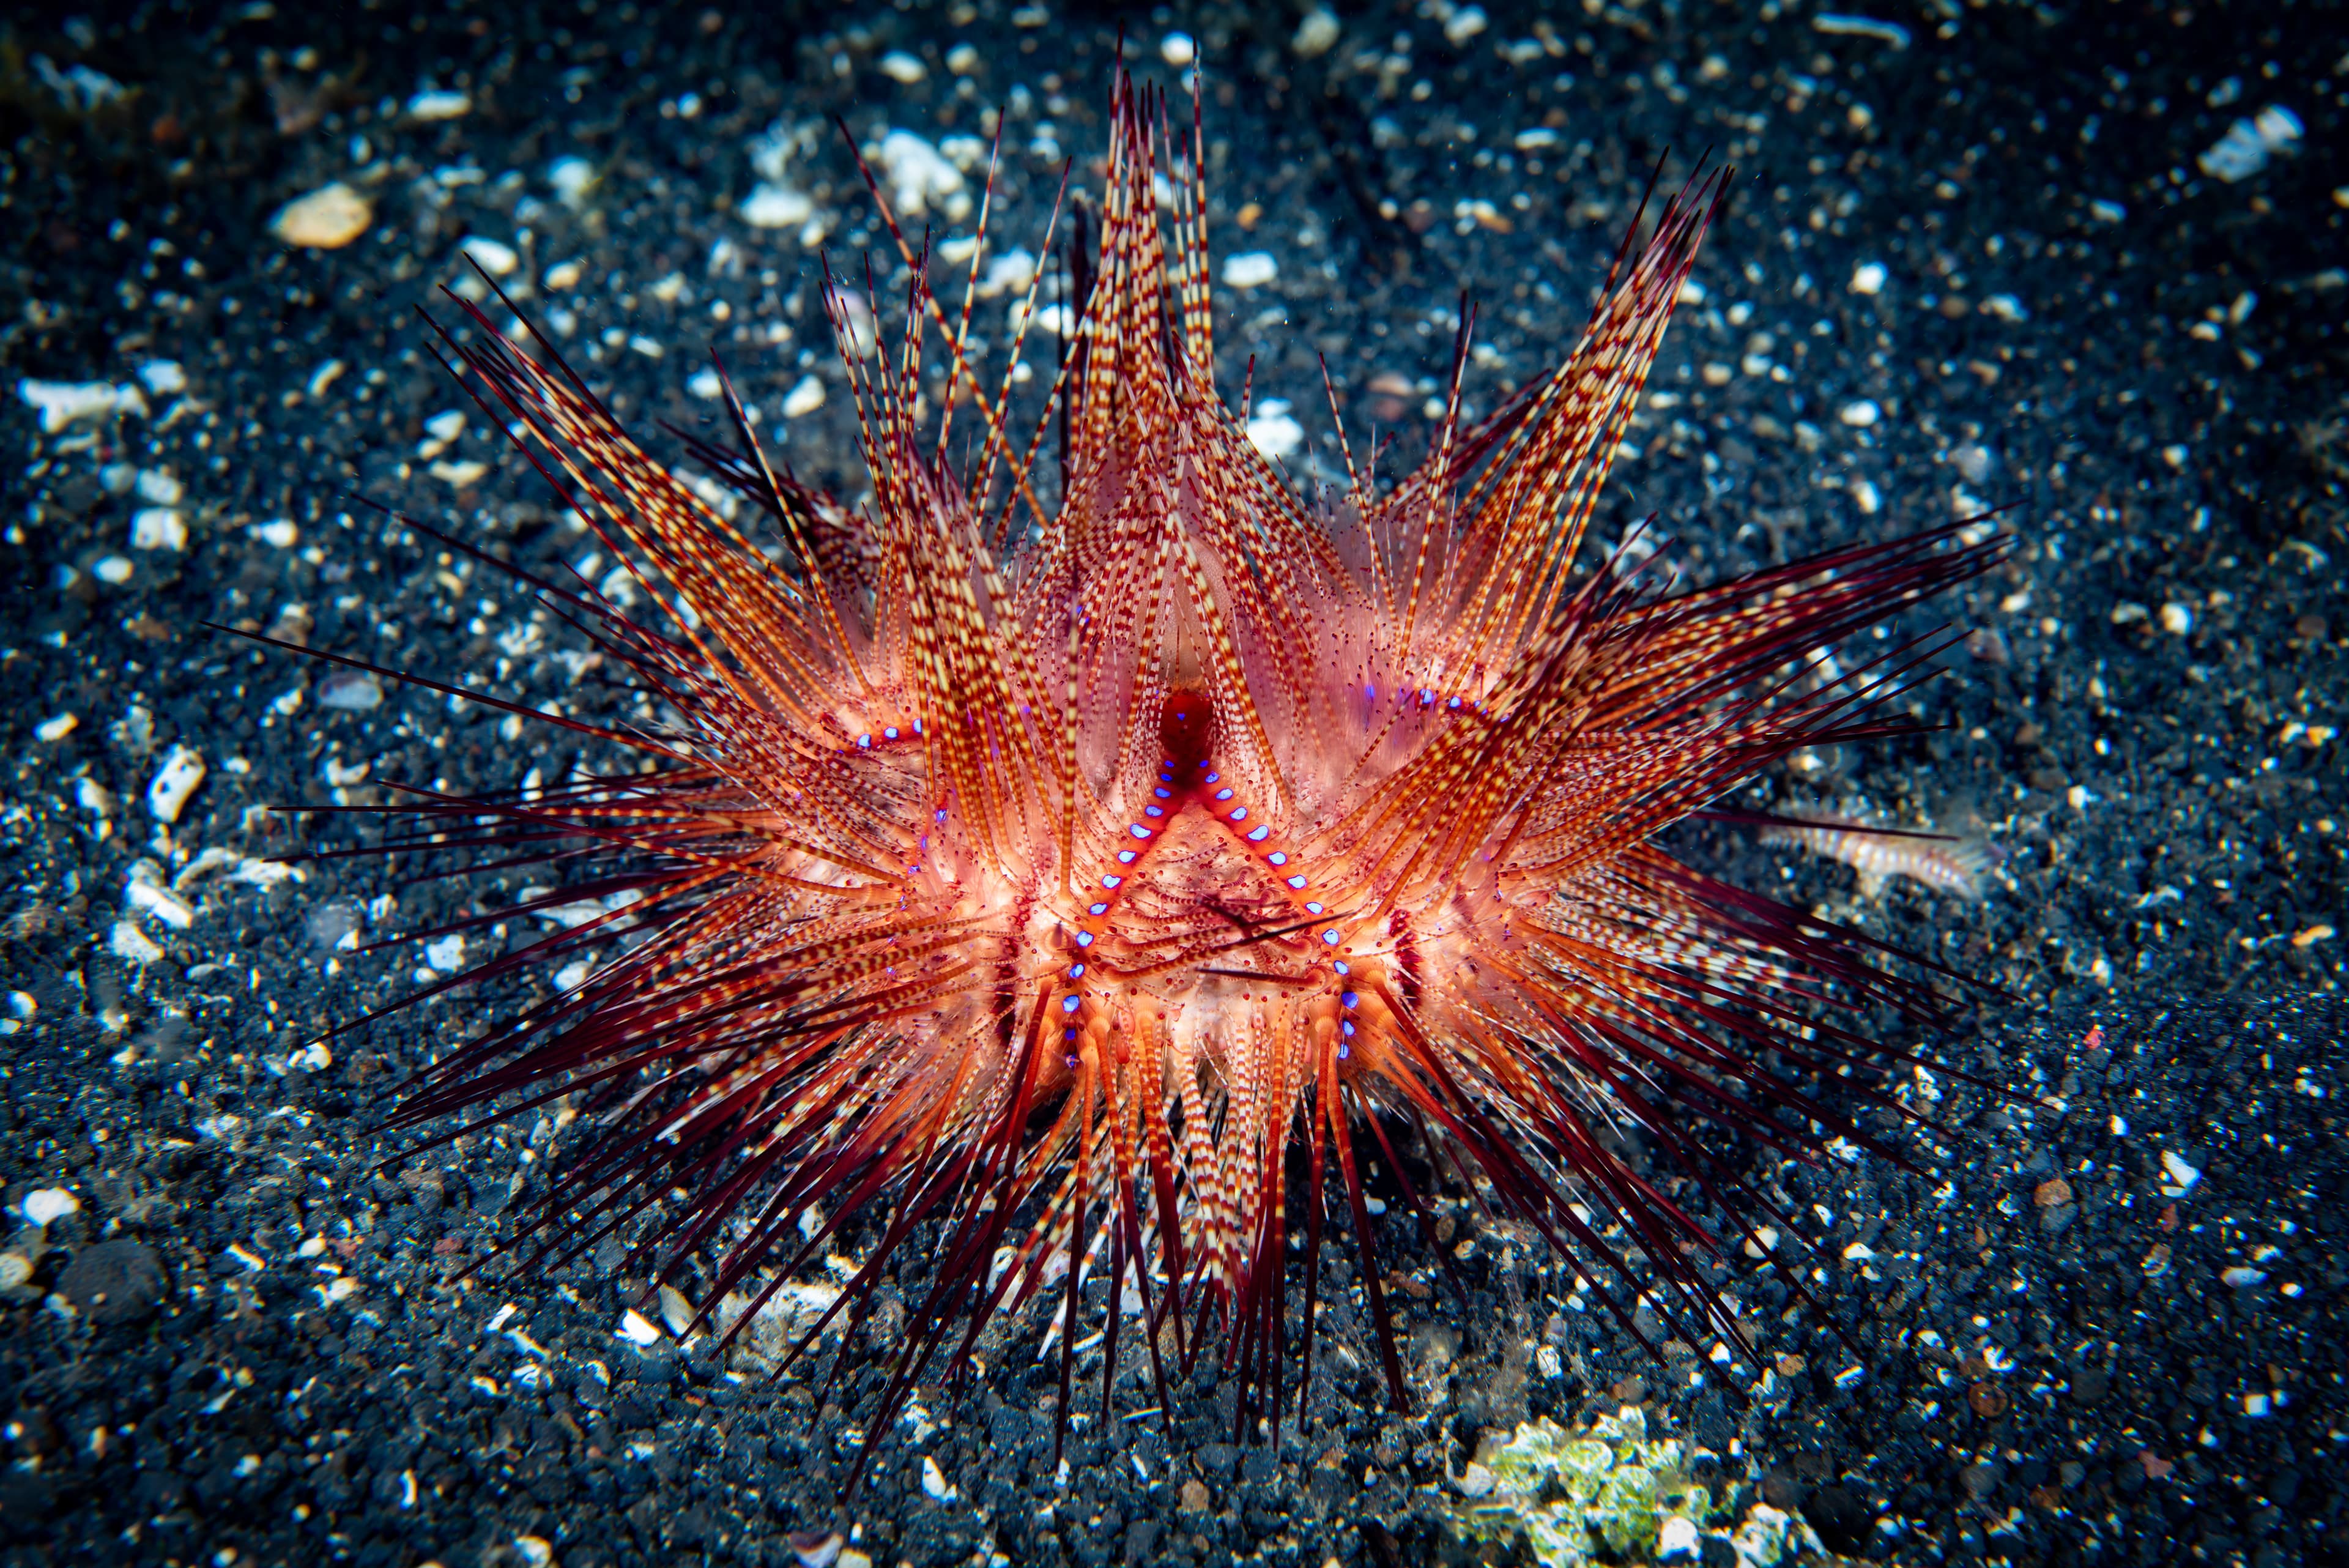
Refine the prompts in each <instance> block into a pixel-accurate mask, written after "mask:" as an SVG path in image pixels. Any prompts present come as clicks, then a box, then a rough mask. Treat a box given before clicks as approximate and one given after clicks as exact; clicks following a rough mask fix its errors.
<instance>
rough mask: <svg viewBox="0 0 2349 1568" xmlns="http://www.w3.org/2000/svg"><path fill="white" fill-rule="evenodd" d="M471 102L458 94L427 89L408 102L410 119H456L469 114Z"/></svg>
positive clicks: (471, 107) (471, 106) (461, 94)
mask: <svg viewBox="0 0 2349 1568" xmlns="http://www.w3.org/2000/svg"><path fill="white" fill-rule="evenodd" d="M472 109H473V100H472V99H470V98H467V97H466V96H465V95H464V94H463V93H460V92H447V91H438V92H436V91H433V90H431V89H430V88H427V89H426V90H425V91H423V92H419V93H418V94H417V95H416V96H415V97H414V98H411V99H409V100H408V113H409V118H410V119H458V118H460V117H461V116H463V115H467V114H471V112H472Z"/></svg>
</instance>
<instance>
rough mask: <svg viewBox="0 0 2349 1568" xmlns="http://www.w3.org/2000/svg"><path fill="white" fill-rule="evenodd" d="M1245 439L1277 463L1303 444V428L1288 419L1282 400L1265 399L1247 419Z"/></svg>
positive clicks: (1286, 405) (1286, 409) (1286, 404)
mask: <svg viewBox="0 0 2349 1568" xmlns="http://www.w3.org/2000/svg"><path fill="white" fill-rule="evenodd" d="M1247 437H1248V440H1249V441H1252V442H1254V443H1255V445H1256V449H1257V451H1258V452H1262V453H1264V455H1265V456H1267V457H1268V458H1271V459H1273V460H1275V461H1276V462H1277V461H1278V460H1279V459H1281V458H1284V457H1287V456H1288V454H1289V453H1291V452H1295V451H1296V450H1297V449H1298V448H1299V446H1301V445H1302V444H1304V441H1305V427H1304V426H1303V425H1300V424H1299V423H1298V422H1297V421H1295V420H1293V419H1291V418H1289V417H1288V403H1287V402H1286V401H1285V400H1282V399H1279V398H1267V399H1266V400H1264V401H1263V402H1261V403H1259V404H1257V411H1256V412H1255V413H1254V414H1253V415H1251V416H1250V417H1249V419H1248V422H1247Z"/></svg>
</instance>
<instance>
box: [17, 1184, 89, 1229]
mask: <svg viewBox="0 0 2349 1568" xmlns="http://www.w3.org/2000/svg"><path fill="white" fill-rule="evenodd" d="M23 1207H24V1214H25V1220H26V1223H27V1224H31V1225H38V1226H39V1227H41V1229H43V1230H45V1231H46V1230H47V1229H48V1228H49V1227H50V1226H51V1225H54V1224H56V1223H57V1221H58V1220H62V1219H64V1218H65V1217H66V1216H67V1215H68V1214H78V1213H80V1212H81V1199H78V1198H76V1197H75V1196H74V1195H73V1194H72V1193H70V1192H68V1191H67V1190H66V1189H64V1188H62V1187H41V1188H36V1189H34V1190H32V1191H30V1192H27V1193H26V1194H25V1202H24V1205H23Z"/></svg>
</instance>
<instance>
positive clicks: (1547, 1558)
mask: <svg viewBox="0 0 2349 1568" xmlns="http://www.w3.org/2000/svg"><path fill="white" fill-rule="evenodd" d="M1691 1459H1692V1456H1691V1454H1690V1452H1689V1450H1688V1449H1687V1447H1686V1446H1685V1445H1684V1444H1682V1443H1681V1442H1680V1441H1678V1440H1677V1439H1675V1438H1661V1439H1660V1438H1650V1437H1649V1436H1648V1419H1647V1413H1646V1412H1645V1411H1643V1410H1641V1409H1640V1408H1639V1407H1636V1406H1626V1407H1624V1408H1623V1409H1622V1411H1621V1412H1620V1413H1619V1414H1618V1415H1614V1416H1602V1417H1599V1419H1598V1421H1596V1422H1595V1423H1594V1424H1593V1425H1592V1426H1591V1427H1590V1428H1588V1430H1586V1431H1582V1432H1569V1431H1568V1430H1567V1429H1566V1428H1563V1427H1560V1426H1559V1425H1558V1424H1557V1422H1555V1421H1550V1420H1547V1419H1545V1420H1540V1421H1529V1422H1527V1423H1526V1424H1525V1425H1524V1426H1521V1427H1519V1428H1517V1429H1516V1432H1515V1433H1514V1434H1513V1435H1512V1436H1511V1437H1510V1438H1509V1440H1508V1441H1507V1442H1506V1443H1504V1444H1503V1445H1502V1446H1501V1447H1500V1448H1498V1449H1494V1450H1492V1451H1491V1452H1490V1453H1489V1454H1487V1455H1486V1456H1485V1459H1483V1460H1482V1461H1481V1462H1480V1463H1478V1464H1475V1465H1471V1466H1470V1467H1469V1469H1468V1471H1467V1474H1466V1475H1465V1476H1464V1477H1463V1479H1462V1483H1461V1484H1462V1489H1463V1490H1466V1491H1469V1492H1471V1493H1474V1494H1480V1495H1475V1497H1474V1500H1473V1501H1470V1502H1468V1503H1466V1504H1465V1505H1464V1506H1462V1507H1461V1508H1460V1509H1459V1510H1458V1512H1459V1515H1460V1521H1461V1524H1462V1527H1463V1528H1464V1530H1465V1531H1466V1532H1468V1533H1469V1534H1471V1535H1473V1536H1475V1537H1476V1538H1478V1539H1480V1540H1485V1541H1494V1542H1503V1543H1505V1544H1506V1543H1509V1542H1516V1541H1518V1540H1523V1541H1524V1542H1525V1543H1526V1548H1527V1550H1528V1551H1529V1552H1530V1553H1531V1557H1532V1560H1533V1561H1534V1562H1537V1563H1541V1564H1542V1565H1543V1568H1579V1565H1580V1564H1583V1563H1590V1562H1594V1561H1598V1560H1601V1559H1605V1560H1610V1561H1615V1560H1621V1559H1625V1558H1630V1559H1634V1560H1646V1561H1652V1560H1654V1559H1655V1558H1656V1557H1657V1556H1658V1547H1659V1544H1660V1543H1661V1540H1662V1537H1663V1535H1664V1534H1665V1533H1666V1521H1672V1522H1673V1524H1675V1525H1676V1526H1677V1527H1678V1528H1677V1529H1675V1530H1674V1531H1673V1532H1672V1533H1673V1535H1674V1536H1675V1537H1676V1539H1675V1540H1674V1541H1673V1542H1671V1543H1670V1544H1671V1546H1674V1547H1678V1546H1680V1545H1681V1544H1682V1539H1681V1538H1684V1539H1685V1540H1686V1541H1687V1542H1691V1543H1692V1542H1694V1540H1695V1537H1696V1532H1697V1530H1698V1529H1699V1528H1702V1526H1704V1525H1706V1524H1709V1523H1711V1522H1712V1521H1713V1519H1714V1517H1715V1515H1716V1514H1717V1513H1719V1512H1720V1511H1721V1507H1722V1504H1723V1503H1725V1502H1726V1501H1728V1500H1727V1499H1725V1498H1724V1499H1720V1500H1716V1499H1715V1498H1714V1497H1713V1495H1712V1493H1711V1492H1710V1491H1709V1490H1707V1489H1706V1488H1705V1487H1703V1486H1701V1485H1699V1484H1698V1483H1696V1482H1695V1481H1693V1480H1691V1479H1690V1476H1689V1471H1690V1461H1691ZM1667 1554H1669V1555H1677V1554H1678V1553H1677V1552H1669V1553H1667Z"/></svg>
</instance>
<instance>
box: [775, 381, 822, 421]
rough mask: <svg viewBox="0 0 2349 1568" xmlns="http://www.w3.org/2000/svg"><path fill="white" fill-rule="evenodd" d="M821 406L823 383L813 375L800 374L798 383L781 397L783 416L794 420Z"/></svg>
mask: <svg viewBox="0 0 2349 1568" xmlns="http://www.w3.org/2000/svg"><path fill="white" fill-rule="evenodd" d="M822 407H823V382H822V381H820V380H818V379H816V378H815V377H813V376H802V377H801V378H800V379H799V384H798V385H796V386H794V387H793V388H792V389H791V390H790V391H789V392H787V393H786V394H784V397H783V417H784V418H785V419H791V420H795V419H798V418H800V417H801V416H802V415H803V414H812V413H813V412H815V411H816V410H818V409H820V408H822Z"/></svg>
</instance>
